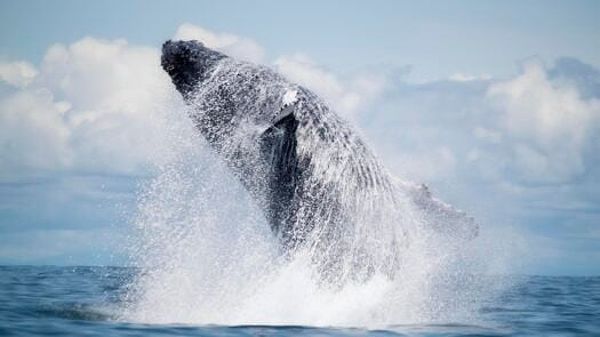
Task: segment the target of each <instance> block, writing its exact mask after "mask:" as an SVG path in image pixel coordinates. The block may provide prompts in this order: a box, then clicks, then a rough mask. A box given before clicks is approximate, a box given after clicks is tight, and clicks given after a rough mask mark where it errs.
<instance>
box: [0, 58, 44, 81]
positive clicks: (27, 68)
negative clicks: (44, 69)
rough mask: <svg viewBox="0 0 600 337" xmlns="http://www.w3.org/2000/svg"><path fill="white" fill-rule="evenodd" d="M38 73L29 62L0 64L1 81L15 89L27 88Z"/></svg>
mask: <svg viewBox="0 0 600 337" xmlns="http://www.w3.org/2000/svg"><path fill="white" fill-rule="evenodd" d="M37 73H38V72H37V70H36V69H35V67H34V66H33V65H31V64H30V63H28V62H23V61H21V62H11V63H0V81H5V82H7V83H8V84H10V85H12V86H15V87H26V86H27V85H28V84H29V83H31V81H33V79H34V78H35V76H36V75H37Z"/></svg>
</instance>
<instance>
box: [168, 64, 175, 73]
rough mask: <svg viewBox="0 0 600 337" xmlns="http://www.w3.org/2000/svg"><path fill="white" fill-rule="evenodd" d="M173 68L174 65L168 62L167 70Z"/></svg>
mask: <svg viewBox="0 0 600 337" xmlns="http://www.w3.org/2000/svg"><path fill="white" fill-rule="evenodd" d="M174 69H175V66H174V65H172V64H169V65H168V66H167V71H171V70H174Z"/></svg>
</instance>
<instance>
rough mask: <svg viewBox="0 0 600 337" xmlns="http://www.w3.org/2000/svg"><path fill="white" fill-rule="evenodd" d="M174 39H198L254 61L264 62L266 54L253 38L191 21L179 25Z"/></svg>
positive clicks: (210, 46) (209, 46)
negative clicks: (197, 24)
mask: <svg viewBox="0 0 600 337" xmlns="http://www.w3.org/2000/svg"><path fill="white" fill-rule="evenodd" d="M173 39H174V40H198V41H200V42H202V43H203V44H204V45H205V46H206V47H208V48H211V49H216V50H218V51H221V52H223V53H225V54H227V55H229V56H233V57H236V58H239V59H242V60H246V61H250V62H254V63H260V62H262V61H263V59H264V56H265V52H264V50H263V48H262V47H261V46H260V45H259V44H258V43H256V42H255V41H254V40H252V39H249V38H245V37H240V36H237V35H234V34H229V33H217V32H212V31H210V30H208V29H205V28H202V27H199V26H195V25H192V24H190V23H184V24H182V25H181V26H179V27H178V28H177V31H176V32H175V36H173Z"/></svg>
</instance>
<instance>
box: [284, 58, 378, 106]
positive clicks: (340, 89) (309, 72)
mask: <svg viewBox="0 0 600 337" xmlns="http://www.w3.org/2000/svg"><path fill="white" fill-rule="evenodd" d="M275 68H276V69H277V71H279V72H280V73H282V74H283V75H285V76H286V77H287V78H288V79H289V80H291V81H294V82H297V83H298V84H301V85H304V86H305V87H307V88H309V89H310V90H313V91H314V92H315V93H317V94H318V95H320V96H321V97H322V98H324V99H325V100H326V101H327V102H328V103H330V104H331V105H332V107H333V108H335V109H336V110H337V112H338V113H340V114H342V115H344V116H346V117H349V118H353V117H354V115H355V114H356V113H357V112H358V111H360V110H361V109H364V108H365V107H366V105H367V104H368V103H369V102H371V101H372V100H373V99H374V98H376V97H378V96H379V95H380V94H381V93H382V92H383V90H384V89H385V87H386V82H387V79H386V78H385V76H383V75H381V74H377V73H371V74H359V75H357V76H354V77H351V78H347V79H344V80H343V79H341V78H339V77H338V76H336V75H335V74H334V73H332V72H330V71H327V70H325V69H323V68H322V67H320V66H319V65H317V64H316V63H315V62H314V61H312V60H311V59H310V58H309V57H308V56H306V55H303V54H296V55H292V56H282V57H279V58H278V59H277V60H275Z"/></svg>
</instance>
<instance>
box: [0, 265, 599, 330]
mask: <svg viewBox="0 0 600 337" xmlns="http://www.w3.org/2000/svg"><path fill="white" fill-rule="evenodd" d="M136 273H137V271H136V270H135V269H133V268H120V267H56V266H0V336H39V335H58V336H61V335H73V336H600V277H546V276H531V277H524V278H523V280H522V281H521V282H519V283H518V284H517V285H516V286H514V287H512V288H511V289H509V290H507V291H506V292H505V294H503V295H502V296H501V297H500V298H499V299H498V300H497V301H495V302H494V305H490V306H487V307H483V308H481V313H480V314H481V316H482V318H483V322H484V323H482V324H477V325H465V324H459V323H453V322H448V323H447V324H433V325H428V324H418V325H392V326H388V327H385V328H380V329H377V330H369V329H364V328H358V327H352V328H350V327H311V326H217V325H189V324H188V325H181V324H139V323H133V322H127V321H125V320H123V319H122V318H120V312H121V309H122V308H123V307H126V306H127V301H128V297H127V296H126V294H127V292H128V287H129V286H130V285H131V282H132V280H133V279H134V277H135V275H136Z"/></svg>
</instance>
